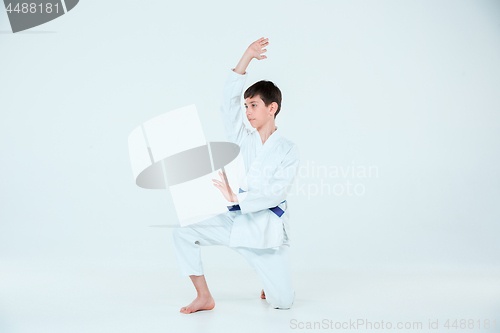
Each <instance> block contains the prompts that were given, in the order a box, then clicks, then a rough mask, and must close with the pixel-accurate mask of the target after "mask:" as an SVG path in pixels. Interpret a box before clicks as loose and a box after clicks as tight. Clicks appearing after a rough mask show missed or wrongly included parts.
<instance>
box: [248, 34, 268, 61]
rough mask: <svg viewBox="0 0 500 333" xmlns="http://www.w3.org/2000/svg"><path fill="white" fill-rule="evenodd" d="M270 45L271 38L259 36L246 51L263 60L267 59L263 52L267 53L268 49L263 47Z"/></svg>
mask: <svg viewBox="0 0 500 333" xmlns="http://www.w3.org/2000/svg"><path fill="white" fill-rule="evenodd" d="M268 45H269V38H265V39H264V37H262V38H259V39H257V40H256V41H255V42H253V43H252V44H250V46H249V47H248V48H247V50H246V53H247V54H248V55H250V56H251V57H252V59H253V58H255V59H257V60H262V59H267V57H266V56H265V55H262V53H265V52H266V51H267V50H266V49H263V48H264V47H266V46H268Z"/></svg>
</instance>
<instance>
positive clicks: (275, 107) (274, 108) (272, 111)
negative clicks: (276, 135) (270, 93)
mask: <svg viewBox="0 0 500 333" xmlns="http://www.w3.org/2000/svg"><path fill="white" fill-rule="evenodd" d="M269 106H270V107H271V108H270V109H269V114H270V115H271V116H274V114H275V113H276V111H277V110H278V103H276V102H272V103H271V104H270V105H269Z"/></svg>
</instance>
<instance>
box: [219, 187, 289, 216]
mask: <svg viewBox="0 0 500 333" xmlns="http://www.w3.org/2000/svg"><path fill="white" fill-rule="evenodd" d="M243 192H246V191H243V190H242V189H241V188H240V191H239V193H243ZM285 201H286V200H283V201H282V202H281V203H280V205H281V204H282V203H283V202H285ZM227 209H229V211H230V212H232V211H235V210H241V208H240V205H232V206H227ZM269 209H270V210H271V211H272V212H273V213H274V214H276V215H278V217H281V215H283V214H284V213H285V211H284V210H283V209H281V208H279V207H278V206H276V207H271V208H269Z"/></svg>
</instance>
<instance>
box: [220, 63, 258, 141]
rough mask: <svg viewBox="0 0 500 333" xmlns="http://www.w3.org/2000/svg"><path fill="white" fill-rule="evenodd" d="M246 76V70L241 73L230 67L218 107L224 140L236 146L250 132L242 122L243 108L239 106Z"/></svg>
mask: <svg viewBox="0 0 500 333" xmlns="http://www.w3.org/2000/svg"><path fill="white" fill-rule="evenodd" d="M247 77H248V72H245V74H243V75H242V74H238V73H236V72H235V71H233V70H232V69H231V73H229V76H228V77H227V80H226V83H225V85H224V90H223V94H222V105H221V108H220V111H221V114H222V121H223V122H224V128H225V130H226V140H227V141H229V142H233V143H235V144H237V145H238V146H239V145H240V144H241V142H242V141H243V139H244V138H245V137H246V136H247V135H248V134H250V133H251V130H249V129H248V128H247V127H246V126H245V123H243V110H242V108H241V94H242V93H243V87H244V85H245V82H246V79H247Z"/></svg>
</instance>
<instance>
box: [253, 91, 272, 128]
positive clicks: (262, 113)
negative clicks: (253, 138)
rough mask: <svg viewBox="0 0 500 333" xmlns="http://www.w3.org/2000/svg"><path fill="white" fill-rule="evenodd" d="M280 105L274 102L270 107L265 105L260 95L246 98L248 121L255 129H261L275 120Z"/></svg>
mask: <svg viewBox="0 0 500 333" xmlns="http://www.w3.org/2000/svg"><path fill="white" fill-rule="evenodd" d="M277 107H278V104H277V103H276V102H272V103H271V104H269V106H266V105H265V104H264V101H263V100H262V99H261V98H260V96H259V95H255V96H253V97H249V98H245V109H246V115H247V119H248V121H249V122H250V125H252V127H253V128H257V129H258V128H260V127H262V126H263V125H264V124H266V123H267V122H268V121H270V120H271V119H274V113H275V112H276V110H277Z"/></svg>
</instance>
